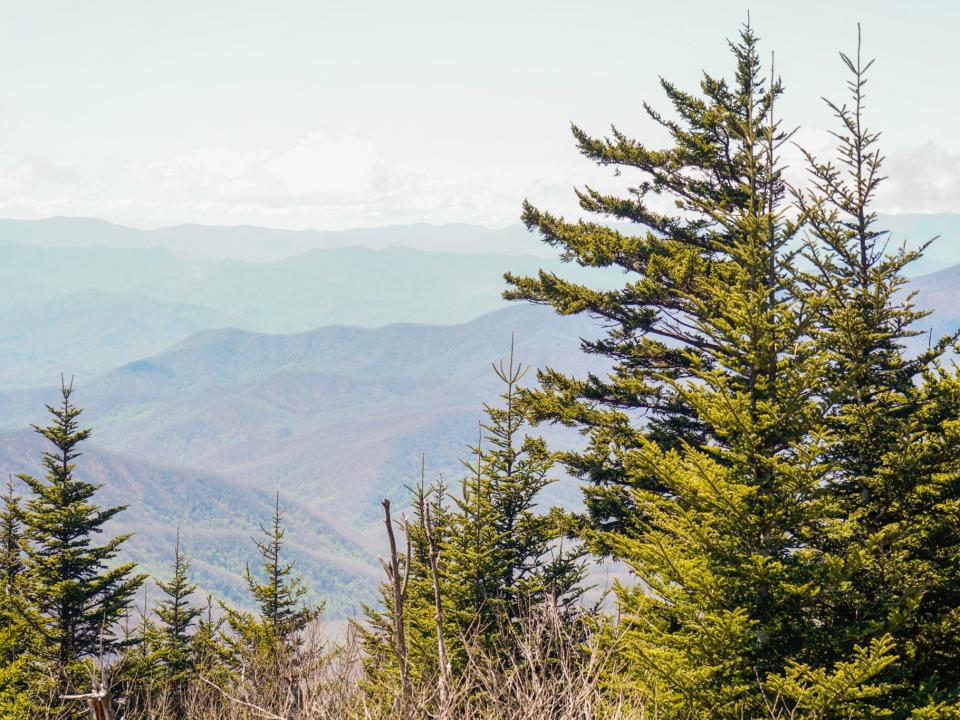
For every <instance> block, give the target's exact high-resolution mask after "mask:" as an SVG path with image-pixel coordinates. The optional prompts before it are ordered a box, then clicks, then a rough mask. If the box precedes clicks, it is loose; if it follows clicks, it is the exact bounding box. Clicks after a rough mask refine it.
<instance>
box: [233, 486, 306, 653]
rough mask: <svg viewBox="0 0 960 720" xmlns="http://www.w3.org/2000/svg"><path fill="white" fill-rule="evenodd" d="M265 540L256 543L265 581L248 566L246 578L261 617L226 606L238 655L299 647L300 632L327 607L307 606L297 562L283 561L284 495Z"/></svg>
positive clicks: (266, 531) (275, 511)
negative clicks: (248, 650)
mask: <svg viewBox="0 0 960 720" xmlns="http://www.w3.org/2000/svg"><path fill="white" fill-rule="evenodd" d="M260 529H261V531H262V532H263V534H264V536H265V538H266V539H265V540H263V541H260V540H256V539H255V540H254V544H255V545H256V548H257V552H258V553H259V554H260V558H261V560H262V563H263V564H262V568H261V569H262V571H263V574H264V575H265V576H266V577H265V579H264V580H263V581H261V580H258V579H257V577H256V576H255V575H254V574H253V572H252V571H251V570H250V566H249V565H248V566H247V569H246V573H245V578H246V581H247V587H248V589H249V591H250V595H251V597H252V598H253V600H254V602H255V603H256V605H257V607H258V615H253V614H252V613H248V612H242V611H238V610H233V609H229V608H226V607H224V610H226V618H227V625H228V626H229V628H230V630H231V631H232V635H224V638H225V639H226V643H227V646H228V647H230V648H233V651H234V654H236V652H237V651H238V650H239V649H240V648H241V647H246V648H260V649H261V650H262V651H263V652H265V653H267V654H271V653H272V652H274V649H275V648H276V646H277V645H284V644H292V645H294V646H295V645H297V644H299V640H300V638H299V633H301V632H302V631H303V630H304V629H305V628H306V627H307V625H308V624H309V623H310V622H311V621H312V620H314V619H315V618H317V617H318V616H319V615H320V613H321V612H322V611H323V607H322V606H320V607H307V606H304V605H303V604H302V598H303V596H304V595H306V594H307V589H306V588H305V587H304V585H303V581H302V579H301V578H300V577H299V576H298V575H296V574H294V563H293V562H283V561H282V560H281V549H282V547H283V538H284V534H285V530H284V527H283V510H282V509H281V507H280V494H279V493H277V496H276V503H275V506H274V512H273V516H272V518H271V521H270V525H268V526H263V525H261V526H260Z"/></svg>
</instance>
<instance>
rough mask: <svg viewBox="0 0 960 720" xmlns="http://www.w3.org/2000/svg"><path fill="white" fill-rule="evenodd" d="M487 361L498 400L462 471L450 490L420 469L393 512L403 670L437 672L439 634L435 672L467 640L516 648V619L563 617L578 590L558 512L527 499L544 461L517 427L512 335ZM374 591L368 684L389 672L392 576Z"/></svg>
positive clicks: (579, 567) (579, 555)
mask: <svg viewBox="0 0 960 720" xmlns="http://www.w3.org/2000/svg"><path fill="white" fill-rule="evenodd" d="M494 371H495V373H496V375H497V377H498V378H499V379H500V380H501V382H502V383H503V387H504V390H503V393H502V394H501V396H500V399H501V401H502V402H501V404H500V405H499V406H490V405H485V406H484V411H485V414H486V416H487V419H486V422H483V423H481V424H480V427H479V436H478V439H477V443H476V444H475V445H473V446H471V447H470V451H471V453H472V455H473V458H472V459H471V460H468V461H464V463H463V464H464V466H465V468H466V470H467V474H466V475H465V476H464V477H463V479H462V481H461V484H460V490H459V492H458V493H456V494H455V495H452V496H450V495H449V493H448V489H447V487H446V485H444V484H443V483H442V482H440V483H437V484H434V485H433V486H432V487H430V488H427V487H426V485H425V481H424V478H423V477H421V481H420V483H419V484H418V485H417V486H416V487H415V488H414V489H413V496H414V497H413V517H412V519H410V520H405V521H404V523H403V526H404V529H405V531H406V537H407V542H408V543H409V550H408V552H407V553H403V554H402V555H401V557H400V558H399V561H400V567H401V568H402V569H403V573H404V574H405V577H406V578H407V582H406V586H405V590H406V592H405V594H404V595H403V596H402V597H403V600H404V605H403V608H402V617H403V623H404V625H403V629H404V645H405V646H406V652H407V656H408V661H409V668H410V676H411V679H412V680H413V681H419V682H426V681H429V680H431V679H433V678H438V677H439V676H441V674H442V673H443V670H442V668H441V664H440V660H439V655H440V646H441V640H442V644H443V646H444V653H445V655H446V657H447V661H448V668H447V670H446V673H451V672H452V673H454V674H457V673H459V672H462V671H463V670H464V667H465V665H466V664H467V662H468V660H469V658H468V654H467V646H470V647H472V648H474V649H475V650H479V651H482V652H484V653H493V654H499V655H501V656H502V657H503V658H504V662H510V660H508V658H511V657H516V656H517V654H518V653H519V649H518V648H517V647H515V646H514V644H513V642H512V639H514V638H516V633H514V632H513V628H512V625H513V624H514V623H515V622H516V621H518V619H519V618H521V617H529V616H530V613H531V612H536V610H537V608H540V607H543V606H545V605H549V606H550V607H551V608H555V609H559V610H560V611H561V613H562V614H564V616H565V618H566V619H567V620H568V621H571V622H572V621H573V617H574V614H575V611H574V606H575V603H576V601H577V599H579V597H580V596H581V594H582V587H581V582H582V580H583V576H584V568H583V550H582V549H581V548H579V547H576V546H575V547H573V548H569V549H564V548H563V546H562V540H563V528H564V522H563V517H562V513H560V512H559V511H558V510H553V511H550V512H542V511H541V510H540V509H539V508H538V507H537V505H538V502H539V501H540V499H541V494H542V491H543V489H544V488H545V487H547V486H548V485H549V484H550V483H551V482H552V481H553V480H552V478H550V477H549V473H550V471H551V469H552V468H553V465H554V460H553V455H552V454H551V453H550V452H549V451H548V449H547V447H546V445H545V443H544V442H543V440H542V439H540V438H534V437H529V436H523V437H522V438H521V437H520V436H521V432H522V429H523V426H524V423H525V420H524V410H523V407H522V406H521V404H520V395H519V387H518V382H519V380H520V379H521V378H522V377H523V375H524V373H525V369H523V368H522V367H521V366H520V365H519V364H517V363H516V362H515V361H514V357H513V347H512V346H511V351H510V356H509V359H508V361H507V362H506V364H504V363H500V364H499V365H496V366H494ZM407 563H409V568H407ZM434 567H435V572H436V578H434ZM435 581H436V588H435V586H434V582H435ZM437 592H438V593H439V604H440V621H439V626H440V632H442V639H441V638H440V637H438V617H437V607H436V606H437V602H438V598H437ZM380 595H381V602H380V607H379V608H374V607H366V608H365V609H364V610H365V615H366V617H367V627H366V628H364V629H363V630H362V633H363V635H362V636H363V640H364V647H365V649H366V650H367V653H368V656H369V661H368V662H367V674H368V676H369V677H370V678H372V683H373V685H374V686H376V684H377V683H378V682H379V683H382V682H384V681H385V679H386V681H389V679H390V678H391V677H393V678H396V673H397V672H398V668H397V665H396V663H395V659H394V656H395V655H396V651H395V650H391V649H392V648H395V644H396V636H395V631H394V629H393V617H394V613H395V612H396V602H395V600H394V598H395V593H394V590H393V587H392V585H391V584H389V583H384V584H383V585H381V588H380Z"/></svg>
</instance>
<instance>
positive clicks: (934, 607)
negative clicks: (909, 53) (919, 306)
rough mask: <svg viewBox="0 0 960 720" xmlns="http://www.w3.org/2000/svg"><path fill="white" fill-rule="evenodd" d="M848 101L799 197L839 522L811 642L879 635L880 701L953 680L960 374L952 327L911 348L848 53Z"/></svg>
mask: <svg viewBox="0 0 960 720" xmlns="http://www.w3.org/2000/svg"><path fill="white" fill-rule="evenodd" d="M841 58H842V60H843V63H844V65H845V66H846V69H847V70H848V71H849V73H850V81H849V83H848V87H849V90H850V93H851V98H850V104H849V105H847V104H843V105H838V104H836V103H833V102H829V101H828V106H829V108H830V109H831V111H832V112H833V114H834V115H835V117H836V119H837V120H838V122H839V125H840V128H839V130H838V131H837V133H836V137H837V140H838V142H839V158H838V161H837V162H836V164H834V163H833V162H824V161H821V160H819V159H817V158H815V157H814V156H813V155H812V154H809V153H808V154H807V160H808V164H809V168H810V174H811V178H812V187H811V188H809V189H808V190H807V191H806V192H804V193H798V194H797V202H798V205H799V206H800V207H801V209H802V210H803V211H804V214H805V216H806V217H807V218H808V223H809V227H810V235H811V238H810V241H809V242H808V243H807V254H808V256H809V259H810V261H811V265H812V267H813V272H812V273H811V278H810V281H809V282H810V285H811V288H813V289H815V290H816V291H817V292H818V293H819V294H820V295H821V296H822V297H823V298H824V302H822V303H821V305H820V306H819V313H820V317H819V323H818V324H819V328H818V330H819V333H820V336H821V342H822V343H823V345H824V347H825V348H827V349H829V353H830V355H829V357H830V362H829V364H828V366H827V368H826V371H827V374H828V377H829V379H830V385H831V387H832V388H833V396H832V398H831V399H832V405H831V407H830V412H829V415H828V420H829V424H830V428H831V431H832V435H833V438H834V441H833V443H832V445H831V448H830V451H829V455H828V457H829V461H830V467H831V472H830V474H829V482H828V483H827V484H826V485H825V487H824V490H825V495H827V496H828V498H829V502H831V503H832V507H833V510H834V513H835V519H834V521H833V522H832V523H830V524H829V525H827V526H826V527H825V530H826V532H820V533H818V535H817V537H816V538H815V539H814V540H815V541H817V542H818V544H819V546H820V547H821V548H822V550H823V552H824V554H825V558H826V559H827V561H828V562H829V563H830V566H831V568H832V569H833V572H834V574H835V577H834V582H833V583H832V585H831V586H832V587H833V589H834V592H832V593H829V594H825V595H824V596H823V598H822V603H823V611H824V618H823V621H822V622H821V623H819V624H818V626H817V627H818V631H817V634H818V643H819V645H820V646H821V648H822V649H823V650H824V652H825V654H826V655H827V657H832V658H836V657H837V656H838V655H840V654H842V653H844V652H846V651H848V649H849V647H850V646H851V644H852V643H856V642H859V643H864V642H867V641H869V640H870V639H872V638H875V637H877V636H878V635H880V634H881V633H884V632H891V633H893V635H894V637H895V638H896V639H897V641H898V643H897V646H896V652H897V653H898V655H900V658H901V659H900V662H898V663H896V664H895V665H892V666H891V667H890V668H889V670H888V672H887V673H886V674H885V679H886V680H887V682H888V683H889V685H890V688H889V690H890V692H889V693H888V699H887V702H888V707H889V709H890V710H892V711H894V714H895V716H903V717H906V716H907V715H909V714H910V713H911V712H913V711H914V710H915V709H916V708H917V707H918V706H925V705H927V704H928V703H933V704H936V703H938V702H940V701H948V700H952V701H953V702H956V701H957V698H958V693H957V691H956V688H957V687H958V686H960V669H958V668H960V649H958V648H960V593H958V587H960V585H958V583H960V576H958V572H960V538H958V537H957V535H956V532H955V531H954V530H953V529H952V528H956V527H957V522H958V520H960V516H958V510H960V508H958V507H957V506H958V502H957V501H958V498H960V476H958V470H960V445H958V443H957V429H956V427H955V419H956V418H957V417H960V405H958V404H957V403H958V399H960V398H958V396H957V389H958V388H957V380H956V378H955V376H954V375H953V374H946V373H944V372H942V371H941V370H940V369H939V365H940V359H941V357H942V356H943V354H944V351H945V350H946V348H947V347H948V346H949V345H950V344H951V343H952V342H953V341H955V340H956V334H954V335H953V336H951V337H946V338H942V339H939V340H938V341H937V342H936V343H935V344H933V343H931V344H930V345H929V347H928V348H927V349H926V350H924V351H921V352H920V353H919V354H917V355H915V356H911V355H909V354H908V353H907V350H906V344H907V342H908V341H909V340H910V338H913V337H916V336H917V335H919V334H920V330H919V329H918V327H917V325H918V322H919V321H920V320H922V319H923V317H924V316H925V313H922V312H919V311H917V310H916V309H915V308H914V307H913V306H912V304H911V302H910V300H911V296H910V295H909V294H908V293H907V292H906V291H905V288H904V285H905V283H906V280H905V278H904V276H903V272H904V270H905V269H906V268H907V267H908V266H909V264H910V263H911V262H913V261H914V260H916V259H917V258H918V257H919V255H920V253H921V252H922V248H921V249H920V250H915V251H908V250H906V249H905V248H904V247H900V248H891V247H890V242H889V236H888V233H885V232H883V231H882V230H880V229H879V228H878V227H877V216H876V213H875V212H874V211H873V209H872V204H873V199H874V197H875V195H876V192H877V189H878V187H879V185H880V183H881V182H882V180H883V176H882V162H883V158H882V156H881V154H880V151H879V149H878V147H877V141H878V138H879V134H878V133H875V132H871V131H870V130H869V129H867V127H866V125H865V122H864V105H865V86H866V82H867V79H866V72H867V70H868V69H869V68H870V66H871V65H872V61H871V62H867V63H864V62H863V60H862V58H861V54H860V47H859V45H858V48H857V54H856V56H855V57H853V58H850V57H848V56H846V55H844V54H842V53H841Z"/></svg>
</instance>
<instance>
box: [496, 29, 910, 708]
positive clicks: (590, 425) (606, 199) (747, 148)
mask: <svg viewBox="0 0 960 720" xmlns="http://www.w3.org/2000/svg"><path fill="white" fill-rule="evenodd" d="M730 48H731V51H732V53H733V56H734V60H735V63H736V65H735V73H734V77H733V79H732V81H729V82H728V81H726V80H722V79H717V78H714V77H712V76H709V75H705V76H704V78H703V80H702V82H701V85H700V90H701V93H700V94H690V93H687V92H684V91H682V90H680V89H679V88H677V87H676V86H675V85H673V84H671V83H669V82H666V81H663V82H662V86H663V88H664V90H665V92H666V94H667V97H668V99H669V101H670V103H671V104H672V106H673V115H674V116H673V117H668V116H665V115H661V114H660V113H658V112H656V111H654V110H653V109H652V108H650V107H649V106H648V108H647V109H648V112H649V114H650V116H651V117H652V118H653V119H654V120H655V121H656V122H658V123H660V124H661V125H662V126H663V128H664V129H665V130H666V131H667V133H668V134H669V136H670V139H671V141H672V146H671V147H668V148H667V149H665V150H652V149H649V148H647V147H646V146H645V145H643V144H642V143H640V142H638V141H636V140H633V139H631V138H629V137H627V136H626V135H625V134H624V133H622V132H620V131H618V130H616V129H614V130H613V132H612V135H611V137H609V138H604V139H596V138H593V137H591V136H589V135H588V134H587V133H586V132H584V131H582V130H580V129H579V128H574V136H575V138H576V140H577V142H578V144H579V147H580V149H581V151H582V152H583V154H584V155H586V156H587V157H588V158H590V159H592V160H594V161H595V162H597V163H598V164H600V165H603V166H616V167H617V168H618V170H620V169H623V171H624V172H630V173H635V174H636V175H637V176H638V179H637V181H636V184H635V185H634V186H632V187H631V188H630V189H629V192H628V194H627V196H625V197H616V196H612V195H607V194H603V193H600V192H598V191H596V190H593V189H591V188H587V189H585V190H583V191H581V192H579V193H578V195H579V198H580V204H581V207H582V208H583V209H584V210H585V211H587V212H591V213H596V214H599V215H601V216H604V217H605V218H606V219H612V220H616V221H620V222H629V223H633V224H635V226H638V228H639V230H640V232H639V233H637V234H631V233H630V232H629V231H628V230H627V229H626V228H622V227H619V226H612V225H610V224H607V223H605V222H604V221H596V222H588V221H578V222H568V221H565V220H564V219H563V218H560V217H557V216H554V215H552V214H550V213H548V212H544V211H541V210H539V209H537V208H535V207H534V206H532V205H530V204H526V205H525V207H524V221H525V223H526V224H527V226H528V227H529V228H531V229H534V230H537V231H538V232H539V233H540V234H541V236H542V237H543V239H544V240H545V241H546V242H548V243H549V244H551V245H553V246H556V247H558V248H559V249H560V251H561V253H562V256H563V258H564V259H566V260H573V261H576V262H578V263H580V264H581V265H585V266H590V267H609V266H615V267H619V268H620V269H622V270H623V271H624V272H625V273H626V276H627V277H626V282H625V284H624V285H623V287H621V288H619V289H617V290H612V291H600V290H595V289H592V288H590V287H587V286H584V285H578V284H574V283H571V282H569V281H566V280H564V279H562V278H561V277H559V276H557V275H555V274H550V273H546V272H541V273H540V274H539V276H538V277H534V278H521V277H513V276H508V281H509V282H510V283H511V284H512V286H513V287H512V288H511V289H510V290H509V291H508V293H507V296H508V297H509V298H512V299H521V300H528V301H533V302H537V303H543V304H548V305H550V306H552V307H554V308H555V309H556V310H557V311H558V312H560V313H563V314H573V313H583V312H585V313H590V314H592V315H594V316H598V317H600V318H602V319H603V320H604V321H605V325H606V327H607V328H608V329H607V332H606V334H605V335H604V336H603V337H602V338H600V339H599V340H596V341H591V342H586V343H585V344H584V349H585V350H586V351H587V352H590V353H595V354H599V355H603V356H606V357H608V358H610V359H611V360H612V361H613V370H612V372H611V373H610V374H609V375H608V376H607V377H604V378H601V377H597V376H588V377H586V378H571V377H567V376H565V375H563V374H561V373H558V372H555V371H552V370H547V371H544V372H541V373H540V375H539V378H540V384H541V387H540V389H538V390H536V391H534V392H531V393H529V396H528V400H529V402H530V407H531V415H532V417H533V419H535V420H536V421H539V422H545V421H546V422H557V423H562V424H566V425H569V426H572V427H576V428H578V429H579V430H580V431H581V432H582V433H583V434H584V435H585V436H586V438H587V446H586V448H585V449H584V450H583V451H578V452H570V453H566V454H565V456H564V461H565V463H566V465H567V467H568V468H569V469H570V470H571V471H572V472H574V473H575V474H577V475H578V476H579V477H581V478H583V479H584V480H585V481H586V482H587V485H586V488H585V495H586V502H587V507H588V510H589V520H590V523H589V527H588V528H587V529H586V530H585V533H584V534H585V537H587V538H589V539H590V540H591V542H592V543H593V546H594V547H595V548H597V549H598V550H599V551H601V552H606V553H610V554H613V555H615V556H617V557H620V558H622V559H623V560H625V561H626V562H627V563H628V565H629V566H630V567H631V569H632V570H633V572H634V573H635V575H636V576H637V579H638V581H639V582H638V583H637V584H636V585H635V586H632V587H629V586H623V587H621V588H620V590H619V604H620V611H621V614H622V620H623V622H622V630H623V631H624V633H625V635H624V637H623V640H622V643H621V644H620V645H619V647H620V648H621V651H622V652H623V653H624V656H625V658H626V659H627V660H629V664H628V666H629V667H630V668H631V670H632V672H631V673H629V674H627V675H626V676H624V677H622V678H618V679H617V680H618V681H624V682H628V683H630V682H633V683H634V688H635V689H637V690H639V691H640V692H641V693H649V697H650V699H651V700H652V699H653V698H654V697H655V698H656V701H657V702H658V704H659V712H660V713H661V715H662V716H663V717H684V718H704V719H706V718H711V719H714V718H720V717H729V718H741V717H745V716H757V715H760V714H763V713H765V711H766V710H765V701H764V699H763V696H762V694H761V687H766V688H767V689H770V688H775V689H776V690H777V692H779V693H780V694H781V696H782V699H783V700H784V701H786V702H793V703H795V704H799V708H798V711H799V712H802V713H809V714H811V715H812V716H818V717H819V716H820V715H817V713H826V712H828V709H829V712H833V713H839V714H851V715H853V714H856V713H859V712H860V711H861V709H862V708H863V707H869V704H870V697H871V693H873V691H874V689H873V688H871V687H870V685H869V680H870V678H871V677H872V676H873V675H874V674H875V673H877V672H878V671H879V670H880V669H882V667H884V665H885V664H887V663H889V662H890V659H891V658H890V646H889V642H888V639H887V638H885V637H879V638H877V640H876V643H875V644H873V645H872V646H871V647H869V648H867V649H863V650H860V651H856V652H851V655H850V657H849V661H847V660H844V661H840V662H837V663H833V664H828V665H819V664H818V659H819V658H817V657H816V653H813V654H811V653H810V650H811V646H810V644H809V643H808V634H809V623H810V622H811V621H813V620H814V618H813V617H812V610H811V605H812V598H813V597H816V595H817V594H818V593H819V591H820V587H821V586H822V584H823V583H824V582H825V579H824V569H823V567H822V563H821V562H820V561H819V556H818V555H817V553H816V552H815V551H813V550H812V549H811V548H808V547H805V546H804V545H803V542H802V541H803V539H804V538H808V537H810V536H811V535H812V534H813V533H814V532H815V528H816V527H818V526H819V525H820V524H821V523H822V522H823V521H824V513H825V510H824V508H823V505H822V503H821V502H820V498H819V489H820V487H821V486H822V483H823V479H824V473H825V472H826V468H825V467H824V464H823V454H824V448H825V443H826V441H825V438H824V433H825V428H824V426H823V422H822V420H821V418H822V415H823V412H824V402H825V401H824V398H825V396H826V395H827V394H828V387H827V386H826V385H825V366H826V362H827V359H826V356H825V353H824V351H823V348H822V347H821V346H820V345H819V344H818V343H817V342H816V341H815V338H814V337H813V336H814V334H815V332H816V328H815V326H814V324H813V323H814V317H815V314H814V312H813V309H814V308H815V307H816V306H817V305H818V303H819V302H820V298H819V297H818V295H817V293H815V292H811V291H810V290H809V289H808V288H807V287H806V286H805V285H804V284H803V283H801V282H800V277H801V276H800V274H799V272H798V270H797V268H796V266H795V264H794V254H793V252H792V250H791V248H792V247H793V246H794V245H795V244H796V235H797V232H798V227H799V223H801V222H802V221H803V218H800V219H799V220H797V219H791V217H790V215H789V213H790V207H789V205H788V204H787V203H786V201H785V190H786V189H785V184H784V181H783V179H782V176H781V171H780V167H779V161H778V155H779V149H780V147H781V145H782V144H783V143H784V142H786V141H787V140H788V136H787V134H786V133H784V132H783V131H782V130H781V129H780V124H779V121H778V118H777V117H776V115H775V111H776V109H777V106H776V101H777V99H778V97H779V96H780V95H781V93H782V87H781V84H780V82H779V81H778V80H776V79H775V78H774V79H767V78H765V77H764V75H763V73H762V71H761V63H760V58H759V52H758V41H757V37H756V36H755V34H754V33H753V31H752V29H751V28H749V27H746V28H744V30H743V31H742V33H741V35H740V38H739V40H738V41H737V42H735V43H731V45H730ZM663 200H667V201H669V203H667V202H662V201H663ZM668 204H672V205H674V207H675V208H676V211H674V212H669V211H667V210H661V209H658V208H660V207H667V206H668ZM828 705H829V708H827V706H828Z"/></svg>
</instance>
